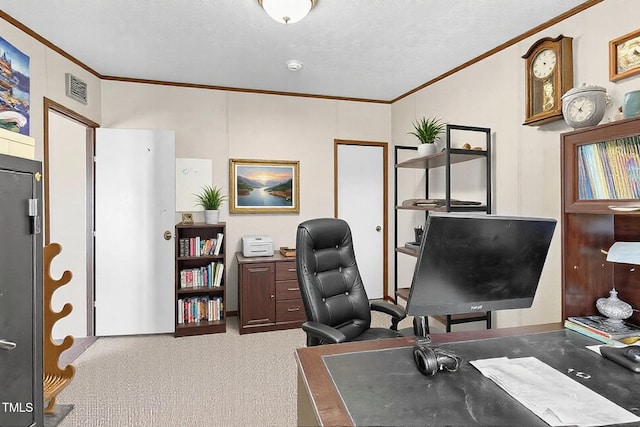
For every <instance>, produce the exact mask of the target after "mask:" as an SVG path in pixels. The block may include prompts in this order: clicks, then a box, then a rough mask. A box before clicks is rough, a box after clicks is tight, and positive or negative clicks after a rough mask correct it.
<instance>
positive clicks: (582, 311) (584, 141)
mask: <svg viewBox="0 0 640 427" xmlns="http://www.w3.org/2000/svg"><path fill="white" fill-rule="evenodd" d="M561 139H562V152H561V154H562V155H561V161H562V175H561V176H562V225H563V226H562V269H563V272H562V297H563V304H562V310H563V311H562V318H563V319H566V318H567V317H569V316H587V315H593V314H598V313H597V311H596V307H595V303H596V300H597V299H598V298H601V297H605V298H606V297H607V296H608V295H609V291H610V290H611V288H612V287H614V286H615V288H616V290H617V291H618V293H619V295H618V296H619V297H620V299H622V300H624V301H626V302H628V303H629V304H631V305H632V306H633V307H638V305H639V304H640V277H639V276H638V273H637V272H636V270H638V269H637V268H632V267H633V266H631V265H628V264H614V263H611V262H606V254H604V253H603V252H602V251H603V250H605V251H606V250H608V249H609V248H610V247H611V245H612V244H613V243H614V242H616V241H631V242H637V241H640V187H639V186H638V183H639V182H640V178H638V166H637V165H638V161H639V160H640V117H634V118H631V119H625V120H620V121H616V122H612V123H606V124H603V125H599V126H593V127H588V128H583V129H578V130H576V131H573V132H568V133H564V134H562V136H561ZM594 166H595V168H594ZM631 320H632V321H633V322H634V323H638V322H640V313H638V312H635V313H634V315H633V316H632V319H631Z"/></svg>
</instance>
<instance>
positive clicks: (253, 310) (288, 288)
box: [236, 252, 307, 334]
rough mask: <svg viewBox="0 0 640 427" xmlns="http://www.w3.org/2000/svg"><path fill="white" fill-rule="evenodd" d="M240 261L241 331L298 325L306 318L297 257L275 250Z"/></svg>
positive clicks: (262, 330)
mask: <svg viewBox="0 0 640 427" xmlns="http://www.w3.org/2000/svg"><path fill="white" fill-rule="evenodd" d="M236 260H237V262H238V328H239V330H240V333H241V334H246V333H252V332H266V331H275V330H280V329H293V328H299V327H300V326H301V325H302V322H304V321H305V320H306V319H307V318H306V314H305V311H304V305H303V304H302V298H301V297H300V287H299V286H298V279H297V276H296V262H295V259H294V258H287V257H283V256H282V255H279V254H276V255H274V256H271V257H253V258H247V257H245V256H243V255H242V253H240V252H238V253H236Z"/></svg>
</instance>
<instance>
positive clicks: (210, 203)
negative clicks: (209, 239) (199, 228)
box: [195, 185, 227, 224]
mask: <svg viewBox="0 0 640 427" xmlns="http://www.w3.org/2000/svg"><path fill="white" fill-rule="evenodd" d="M195 196H196V197H197V199H198V203H196V206H202V207H203V208H204V222H205V223H207V224H217V223H218V222H219V221H220V206H222V203H223V202H224V201H225V200H226V199H227V196H224V195H222V188H220V187H218V186H213V187H212V186H210V185H205V186H204V187H202V192H201V193H200V194H196V195H195Z"/></svg>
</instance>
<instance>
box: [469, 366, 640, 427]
mask: <svg viewBox="0 0 640 427" xmlns="http://www.w3.org/2000/svg"><path fill="white" fill-rule="evenodd" d="M470 363H471V364H472V365H473V366H475V367H476V369H478V370H479V371H480V372H481V373H482V374H483V375H484V376H485V377H487V378H489V379H491V380H493V382H495V383H496V384H497V385H498V386H500V387H501V388H502V389H503V390H505V391H506V392H507V393H509V394H510V395H511V396H513V398H514V399H516V400H517V401H518V402H520V403H522V404H523V405H524V406H525V407H526V408H528V409H529V410H530V411H531V412H533V413H534V414H536V415H537V416H538V417H540V418H541V419H542V420H543V421H545V422H546V423H547V424H549V425H550V426H575V425H579V426H602V425H607V424H617V423H631V422H639V421H640V418H639V417H636V416H635V415H633V414H632V413H631V412H629V411H627V410H625V409H624V408H622V407H620V406H618V405H616V404H615V403H613V402H611V401H610V400H608V399H605V398H604V397H602V396H600V395H599V394H598V393H595V392H594V391H592V390H590V389H589V388H587V387H585V386H583V385H582V384H580V383H579V382H577V381H574V380H573V379H571V378H569V377H567V376H566V375H564V374H562V373H561V372H559V371H557V370H555V369H553V368H552V367H551V366H549V365H547V364H545V363H543V362H541V361H540V360H538V359H536V358H535V357H521V358H517V359H509V358H506V357H500V358H495V359H482V360H474V361H471V362H470Z"/></svg>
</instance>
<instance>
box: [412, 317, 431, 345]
mask: <svg viewBox="0 0 640 427" xmlns="http://www.w3.org/2000/svg"><path fill="white" fill-rule="evenodd" d="M413 333H414V335H415V336H416V345H425V344H429V343H431V337H430V336H429V318H428V317H427V316H414V318H413Z"/></svg>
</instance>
